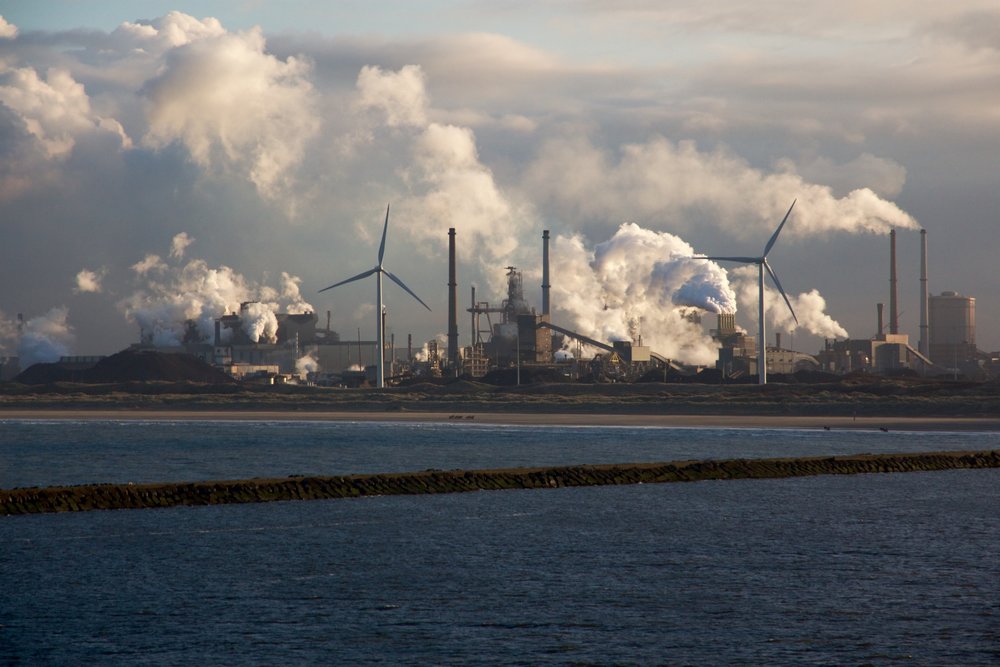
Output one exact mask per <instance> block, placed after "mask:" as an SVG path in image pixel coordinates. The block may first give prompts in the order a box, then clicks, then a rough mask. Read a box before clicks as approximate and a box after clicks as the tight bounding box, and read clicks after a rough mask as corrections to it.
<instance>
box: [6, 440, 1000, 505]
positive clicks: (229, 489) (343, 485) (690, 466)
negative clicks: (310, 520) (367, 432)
mask: <svg viewBox="0 0 1000 667" xmlns="http://www.w3.org/2000/svg"><path fill="white" fill-rule="evenodd" d="M998 467H1000V450H988V451H979V452H931V453H912V454H858V455H853V456H828V457H795V458H777V459H726V460H709V461H675V462H670V463H645V464H622V465H580V466H561V467H546V468H510V469H505V470H449V471H445V470H425V471H423V472H411V473H389V474H373V475H346V476H338V477H287V478H279V479H245V480H229V481H214V482H181V483H154V484H131V483H129V484H90V485H81V486H62V487H44V488H37V487H36V488H23V489H9V490H0V514H4V515H12V514H38V513H52V512H80V511H88V510H111V509H143V508H156V507H177V506H184V505H221V504H232V503H254V502H271V501H283V500H326V499H334V498H357V497H362V496H385V495H415V494H432V493H462V492H468V491H487V490H510V489H552V488H559V487H569V486H605V485H618V484H655V483H667V482H694V481H704V480H730V479H777V478H785V477H802V476H809V475H849V474H862V473H890V472H918V471H919V472H925V471H936V470H952V469H960V468H998Z"/></svg>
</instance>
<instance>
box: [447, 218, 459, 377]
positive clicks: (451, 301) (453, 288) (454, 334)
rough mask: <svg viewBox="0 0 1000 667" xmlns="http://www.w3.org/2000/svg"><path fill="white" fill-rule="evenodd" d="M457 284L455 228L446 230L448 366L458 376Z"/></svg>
mask: <svg viewBox="0 0 1000 667" xmlns="http://www.w3.org/2000/svg"><path fill="white" fill-rule="evenodd" d="M457 288H458V283H457V282H455V228H454V227H451V228H450V229H449V230H448V364H449V366H450V367H451V371H452V373H454V374H455V375H458V292H457Z"/></svg>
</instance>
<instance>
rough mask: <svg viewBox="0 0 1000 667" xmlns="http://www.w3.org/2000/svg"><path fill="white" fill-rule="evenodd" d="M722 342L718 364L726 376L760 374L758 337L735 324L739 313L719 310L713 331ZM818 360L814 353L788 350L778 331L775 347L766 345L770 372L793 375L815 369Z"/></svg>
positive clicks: (735, 376)
mask: <svg viewBox="0 0 1000 667" xmlns="http://www.w3.org/2000/svg"><path fill="white" fill-rule="evenodd" d="M711 334H712V338H714V339H715V340H716V341H717V342H718V343H719V358H718V360H716V362H715V368H716V370H718V371H719V372H720V373H721V374H722V377H724V378H731V379H735V378H741V377H748V376H753V375H757V356H758V351H757V337H756V336H750V335H747V333H746V332H745V331H743V330H742V329H740V328H738V327H737V326H736V315H735V314H733V313H720V314H719V320H718V328H717V329H713V330H712V331H711ZM817 368H819V363H818V362H817V360H816V358H815V357H813V356H812V355H809V354H805V353H804V352H796V351H795V350H788V349H785V348H783V347H782V346H781V333H776V334H775V345H774V347H770V346H769V347H768V348H767V372H768V373H773V374H784V375H791V374H793V373H796V372H798V371H801V370H815V369H817Z"/></svg>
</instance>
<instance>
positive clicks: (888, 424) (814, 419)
mask: <svg viewBox="0 0 1000 667" xmlns="http://www.w3.org/2000/svg"><path fill="white" fill-rule="evenodd" d="M5 420H78V421H249V422H264V421H320V422H322V421H327V422H342V421H348V422H399V423H414V424H417V423H443V424H490V425H497V426H620V427H661V428H722V429H739V428H782V429H829V430H886V429H887V430H890V431H970V432H973V431H980V432H998V431H1000V417H899V416H885V417H873V416H869V415H865V416H858V417H851V416H842V415H830V416H819V415H817V416H784V415H734V414H730V415H711V414H689V415H682V414H623V413H578V412H573V413H566V412H472V411H461V410H456V411H454V412H429V411H411V410H392V411H383V412H375V411H358V410H348V411H330V410H323V411H319V410H294V411H292V410H240V409H232V410H190V409H187V410H171V409H165V410H142V409H139V410H135V409H73V408H69V409H53V408H47V409H27V408H13V409H0V421H5Z"/></svg>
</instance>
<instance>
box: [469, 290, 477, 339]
mask: <svg viewBox="0 0 1000 667" xmlns="http://www.w3.org/2000/svg"><path fill="white" fill-rule="evenodd" d="M469 303H470V304H472V307H471V308H469V313H470V315H469V317H470V318H471V325H470V327H469V331H471V332H472V333H471V337H470V338H469V341H471V344H472V346H473V347H475V346H476V343H478V342H479V332H478V331H476V286H475V285H473V286H472V300H471V301H469Z"/></svg>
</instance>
